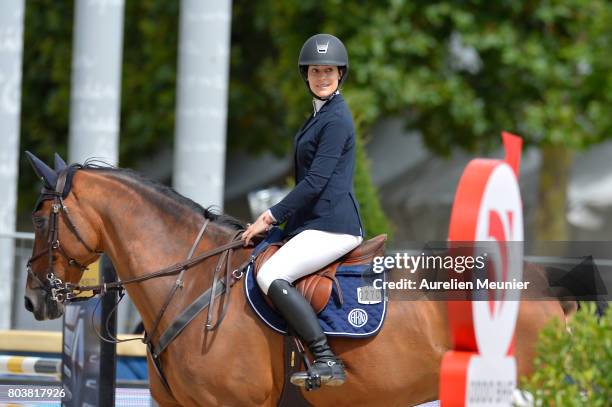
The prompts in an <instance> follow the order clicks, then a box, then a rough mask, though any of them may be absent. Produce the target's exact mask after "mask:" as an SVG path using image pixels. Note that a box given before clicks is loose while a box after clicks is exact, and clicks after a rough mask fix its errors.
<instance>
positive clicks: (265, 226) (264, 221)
mask: <svg viewBox="0 0 612 407" xmlns="http://www.w3.org/2000/svg"><path fill="white" fill-rule="evenodd" d="M273 223H274V220H273V219H272V217H271V216H270V214H269V212H268V211H265V212H264V213H262V214H261V215H259V218H257V220H256V221H255V223H253V224H252V225H250V224H249V225H248V227H247V230H245V231H244V233H243V234H242V236H241V239H242V240H243V242H244V246H248V245H249V244H251V239H253V237H254V236H255V235H258V234H260V233H263V232H267V231H268V230H270V227H272V224H273Z"/></svg>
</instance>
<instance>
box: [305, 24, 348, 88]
mask: <svg viewBox="0 0 612 407" xmlns="http://www.w3.org/2000/svg"><path fill="white" fill-rule="evenodd" d="M309 65H331V66H337V67H338V70H339V71H340V80H339V81H338V87H340V85H342V82H344V80H345V79H346V75H347V74H348V68H349V61H348V53H347V52H346V48H345V47H344V44H343V43H342V41H340V40H339V39H338V38H336V37H334V36H333V35H331V34H316V35H313V36H312V37H310V38H309V39H307V40H306V42H305V43H304V45H303V46H302V50H301V51H300V58H299V59H298V67H299V70H300V75H301V76H302V79H303V80H304V83H306V87H307V88H308V91H309V92H310V86H308V66H309ZM311 93H312V92H311ZM315 97H316V96H315Z"/></svg>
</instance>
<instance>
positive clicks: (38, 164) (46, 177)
mask: <svg viewBox="0 0 612 407" xmlns="http://www.w3.org/2000/svg"><path fill="white" fill-rule="evenodd" d="M25 153H26V157H28V161H29V162H30V165H32V168H33V169H34V172H35V173H36V176H37V177H38V178H40V179H41V180H42V181H43V183H44V184H45V186H46V187H47V188H49V189H54V188H55V184H56V183H57V173H56V172H55V171H53V170H52V169H51V167H49V166H48V165H47V164H45V163H44V162H42V161H41V160H40V158H38V157H36V156H35V155H34V154H32V153H30V152H29V151H26V152H25Z"/></svg>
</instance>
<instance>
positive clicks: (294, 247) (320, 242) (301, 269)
mask: <svg viewBox="0 0 612 407" xmlns="http://www.w3.org/2000/svg"><path fill="white" fill-rule="evenodd" d="M362 241H363V238H362V237H361V236H353V235H347V234H342V233H331V232H323V231H321V230H305V231H303V232H301V233H298V234H297V235H296V236H294V237H293V238H291V239H290V240H289V241H288V242H287V243H285V244H284V245H283V246H282V247H281V248H280V249H278V251H277V252H276V253H274V255H272V257H270V258H269V259H268V260H267V261H266V262H265V263H264V265H263V266H262V267H261V270H259V273H258V274H257V284H259V287H260V288H261V289H262V291H263V292H264V293H266V294H267V293H268V288H269V287H270V284H272V282H273V281H274V280H276V279H279V278H280V279H283V280H286V281H288V282H290V283H293V282H294V281H295V280H297V279H299V278H301V277H304V276H305V275H307V274H311V273H314V272H315V271H317V270H319V269H320V268H322V267H324V266H327V265H328V264H329V263H332V262H333V261H334V260H336V259H338V258H340V257H342V256H344V255H345V254H346V253H348V252H350V251H351V250H353V249H354V248H355V247H357V246H359V245H360V244H361V242H362Z"/></svg>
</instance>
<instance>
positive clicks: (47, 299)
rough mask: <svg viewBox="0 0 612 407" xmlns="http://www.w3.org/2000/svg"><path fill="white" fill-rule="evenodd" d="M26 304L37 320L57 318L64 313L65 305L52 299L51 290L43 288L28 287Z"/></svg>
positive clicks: (25, 297) (25, 298)
mask: <svg viewBox="0 0 612 407" xmlns="http://www.w3.org/2000/svg"><path fill="white" fill-rule="evenodd" d="M24 305H25V308H26V309H27V310H28V311H30V312H31V313H32V314H33V315H34V318H36V320H37V321H44V320H46V319H57V318H59V317H61V316H62V315H63V314H64V305H63V304H61V303H59V302H57V301H55V300H54V299H52V298H51V295H50V294H49V292H48V291H47V290H44V289H42V288H33V289H32V288H29V287H26V294H25V296H24Z"/></svg>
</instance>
